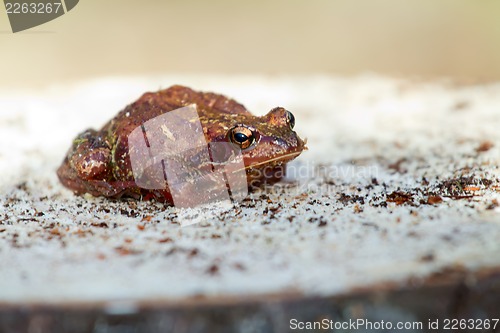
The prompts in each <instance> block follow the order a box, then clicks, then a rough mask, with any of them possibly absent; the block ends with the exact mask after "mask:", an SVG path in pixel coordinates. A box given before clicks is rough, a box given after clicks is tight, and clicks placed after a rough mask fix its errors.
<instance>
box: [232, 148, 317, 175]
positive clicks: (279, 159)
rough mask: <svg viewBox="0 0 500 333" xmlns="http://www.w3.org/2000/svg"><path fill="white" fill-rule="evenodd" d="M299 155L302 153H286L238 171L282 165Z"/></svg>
mask: <svg viewBox="0 0 500 333" xmlns="http://www.w3.org/2000/svg"><path fill="white" fill-rule="evenodd" d="M304 148H305V147H304ZM305 149H307V148H305ZM305 149H304V150H305ZM301 153H302V151H296V152H293V153H288V154H285V155H281V156H277V157H275V158H271V159H268V160H265V161H262V162H257V163H253V164H250V165H247V166H245V168H244V169H240V170H238V171H241V170H250V169H257V168H259V167H260V166H262V165H270V166H275V165H277V164H280V163H283V162H288V161H291V160H293V159H294V158H296V157H297V156H299V155H300V154H301Z"/></svg>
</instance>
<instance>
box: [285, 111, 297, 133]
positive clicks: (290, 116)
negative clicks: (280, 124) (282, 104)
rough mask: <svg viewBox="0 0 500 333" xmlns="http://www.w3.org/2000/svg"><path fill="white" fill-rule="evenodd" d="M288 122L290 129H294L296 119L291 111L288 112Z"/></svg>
mask: <svg viewBox="0 0 500 333" xmlns="http://www.w3.org/2000/svg"><path fill="white" fill-rule="evenodd" d="M286 121H287V122H288V124H289V125H290V128H292V129H293V127H294V126H295V117H294V116H293V113H291V112H290V111H287V112H286Z"/></svg>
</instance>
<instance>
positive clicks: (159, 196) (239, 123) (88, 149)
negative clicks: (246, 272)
mask: <svg viewBox="0 0 500 333" xmlns="http://www.w3.org/2000/svg"><path fill="white" fill-rule="evenodd" d="M192 104H194V105H196V109H197V112H198V117H199V120H200V123H201V126H202V129H203V134H204V136H205V139H206V142H207V143H213V142H227V143H231V146H233V147H235V148H237V149H238V150H239V151H241V154H242V156H243V162H244V169H245V171H246V177H247V182H248V186H249V188H251V187H253V186H260V185H262V184H266V183H267V184H272V183H274V182H276V181H278V180H279V179H280V178H282V177H283V176H284V174H285V173H284V170H285V169H284V165H285V163H287V162H289V161H291V160H292V159H294V158H295V157H297V156H298V155H300V153H301V152H302V151H303V150H305V149H307V148H306V146H305V141H303V140H302V139H300V138H299V136H298V135H297V134H296V133H295V132H294V131H293V127H294V124H295V119H294V116H293V115H292V113H291V112H289V111H287V110H285V109H284V108H282V107H277V108H274V109H272V110H271V111H269V113H267V114H266V115H265V116H262V117H256V116H254V115H252V114H251V113H250V112H249V111H248V110H247V109H246V108H245V107H244V106H243V105H241V104H239V103H237V102H236V101H234V100H232V99H229V98H227V97H225V96H222V95H218V94H214V93H204V92H197V91H194V90H192V89H190V88H187V87H183V86H178V85H176V86H172V87H170V88H168V89H164V90H160V91H158V92H154V93H151V92H148V93H145V94H144V95H142V96H141V97H140V98H139V99H138V100H137V101H136V102H134V103H132V104H130V105H128V106H127V107H126V108H125V109H124V110H123V111H121V112H120V113H118V115H117V116H116V117H114V118H113V119H111V120H110V121H109V122H108V123H107V124H105V125H104V127H103V128H102V129H101V130H99V131H95V130H92V129H89V130H86V131H85V132H83V133H81V134H80V135H78V136H77V137H76V139H75V140H74V141H73V144H72V146H71V147H70V149H69V151H68V153H67V155H66V157H65V159H64V161H63V163H62V165H61V166H60V167H59V169H58V170H57V175H58V177H59V179H60V181H61V182H62V184H63V185H64V186H66V187H68V188H69V189H72V190H73V191H74V192H75V193H77V194H83V193H90V194H92V195H94V196H105V197H113V198H119V197H122V196H128V197H133V198H137V199H151V198H154V199H156V200H158V201H166V202H169V203H173V200H172V195H171V193H170V190H169V188H168V186H167V187H166V188H164V189H147V188H143V187H140V186H138V184H137V182H136V181H135V179H134V174H133V172H131V167H132V166H131V158H130V151H129V149H130V147H129V139H128V138H129V135H130V134H131V133H132V131H134V129H136V128H138V127H141V126H143V125H144V124H145V123H146V122H147V121H148V120H150V119H153V118H155V117H158V116H159V115H162V114H165V113H167V112H170V111H173V110H176V109H179V108H182V107H185V106H188V105H192ZM174 126H175V124H174ZM164 134H165V135H168V133H164ZM158 135H161V134H158ZM186 195H190V193H186Z"/></svg>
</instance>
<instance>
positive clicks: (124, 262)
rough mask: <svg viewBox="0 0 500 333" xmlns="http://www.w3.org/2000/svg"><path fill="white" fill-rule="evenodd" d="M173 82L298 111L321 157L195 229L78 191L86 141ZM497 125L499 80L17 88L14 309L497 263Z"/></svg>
mask: <svg viewBox="0 0 500 333" xmlns="http://www.w3.org/2000/svg"><path fill="white" fill-rule="evenodd" d="M174 83H178V84H184V85H188V86H190V87H192V88H194V89H199V90H207V91H213V92H218V93H222V94H225V95H227V96H230V97H233V98H235V99H236V100H237V101H239V102H241V103H243V104H244V105H245V106H247V108H249V109H250V110H251V111H253V112H255V113H257V114H264V113H266V112H267V111H268V110H269V109H270V108H272V107H274V106H277V105H281V106H285V107H286V108H288V109H289V110H291V111H293V113H294V114H295V117H296V122H297V125H296V130H297V131H298V132H299V134H301V136H302V137H307V138H308V146H309V148H310V149H309V151H307V152H305V153H304V154H303V155H301V156H300V157H299V158H298V159H297V160H296V161H295V162H294V163H293V164H292V167H293V168H294V169H291V171H292V172H291V174H290V177H289V179H288V181H287V182H284V183H281V184H279V185H277V186H274V187H273V188H271V189H267V190H262V191H260V192H257V193H253V194H252V195H251V196H250V197H249V198H248V199H247V200H245V201H244V202H243V203H242V204H241V205H240V206H239V207H236V208H234V209H231V210H229V211H226V212H224V213H223V214H222V215H220V216H219V218H210V219H207V220H206V221H204V222H203V223H201V224H197V225H193V226H189V227H180V225H179V224H178V223H177V218H176V214H175V212H174V210H173V209H172V208H169V207H164V206H163V205H162V204H157V203H152V202H134V201H110V200H107V199H103V198H93V197H90V196H84V197H76V196H74V195H73V194H72V193H71V192H70V191H68V190H66V189H65V188H63V187H62V185H61V184H60V183H59V182H58V180H57V177H56V174H55V169H56V168H57V167H58V165H59V164H60V162H61V161H62V159H63V156H64V154H65V152H66V150H67V149H68V147H69V144H70V142H71V140H72V139H73V137H74V136H75V135H76V134H77V133H79V132H80V131H82V130H84V129H86V128H88V127H94V128H99V127H100V126H102V125H103V124H104V122H106V121H107V120H108V119H110V118H111V117H113V116H114V115H115V114H116V113H117V112H118V111H119V110H120V109H122V108H123V107H124V106H125V105H126V104H128V103H130V102H132V101H134V100H135V99H136V98H137V97H139V96H140V94H142V93H143V92H144V91H146V90H157V89H159V88H164V87H167V86H169V85H171V84H174ZM499 128H500V85H499V84H496V85H495V84H490V85H478V86H466V87H460V86H457V85H454V84H451V83H449V82H446V81H443V82H410V81H404V80H396V79H389V78H383V77H376V76H364V77H358V78H349V79H348V78H329V77H322V76H316V77H281V78H280V77H268V78H266V77H252V76H247V77H218V76H205V77H194V76H175V77H174V76H170V77H157V78H147V79H145V78H109V79H100V80H94V81H89V82H83V83H79V84H74V85H70V86H57V87H56V86H54V87H50V88H47V89H46V90H44V91H36V92H35V91H33V92H25V91H1V92H0V140H1V142H2V144H1V145H0V175H1V178H0V179H1V180H0V188H1V196H0V265H1V269H0V281H2V282H1V283H2V288H0V303H26V302H28V303H29V302H42V303H59V302H81V301H91V302H93V301H115V300H132V301H148V300H175V299H185V298H186V297H191V296H199V295H205V296H207V297H210V296H228V295H248V294H250V295H259V294H263V293H273V294H275V293H290V292H292V293H303V294H306V295H313V294H314V295H316V294H320V295H332V294H337V293H345V292H348V291H349V290H351V289H353V288H358V287H369V286H370V285H375V284H378V283H383V282H396V283H399V282H400V283H401V284H404V283H405V282H406V281H408V279H410V278H411V279H415V278H417V279H418V278H419V277H425V276H428V275H429V274H432V273H433V272H437V271H440V270H443V269H444V268H447V267H457V266H459V267H462V266H463V267H466V268H469V269H471V270H477V269H481V268H488V267H499V266H500V255H499V253H500V242H499V241H498V240H499V239H500V208H499V207H498V202H500V183H499V178H500V169H499V166H500V131H499V130H498V129H499ZM480 147H481V148H483V149H479V148H480ZM487 148H489V149H487ZM294 170H299V171H300V172H299V173H300V174H297V173H295V175H294V173H293V171H294ZM313 171H314V172H313ZM450 190H451V192H450ZM436 196H440V198H441V199H442V202H439V201H440V200H439V199H436ZM429 197H431V201H432V200H435V201H437V203H436V204H427V202H428V200H429ZM388 198H389V200H387V199H388ZM391 201H397V203H396V202H391ZM398 203H399V204H398Z"/></svg>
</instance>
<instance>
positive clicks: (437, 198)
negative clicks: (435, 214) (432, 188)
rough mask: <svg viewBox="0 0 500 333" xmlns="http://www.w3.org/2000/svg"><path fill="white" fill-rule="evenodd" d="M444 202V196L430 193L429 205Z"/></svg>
mask: <svg viewBox="0 0 500 333" xmlns="http://www.w3.org/2000/svg"><path fill="white" fill-rule="evenodd" d="M441 202H443V198H441V197H440V196H439V195H430V196H429V197H428V198H427V204H428V205H437V204H440V203H441Z"/></svg>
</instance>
